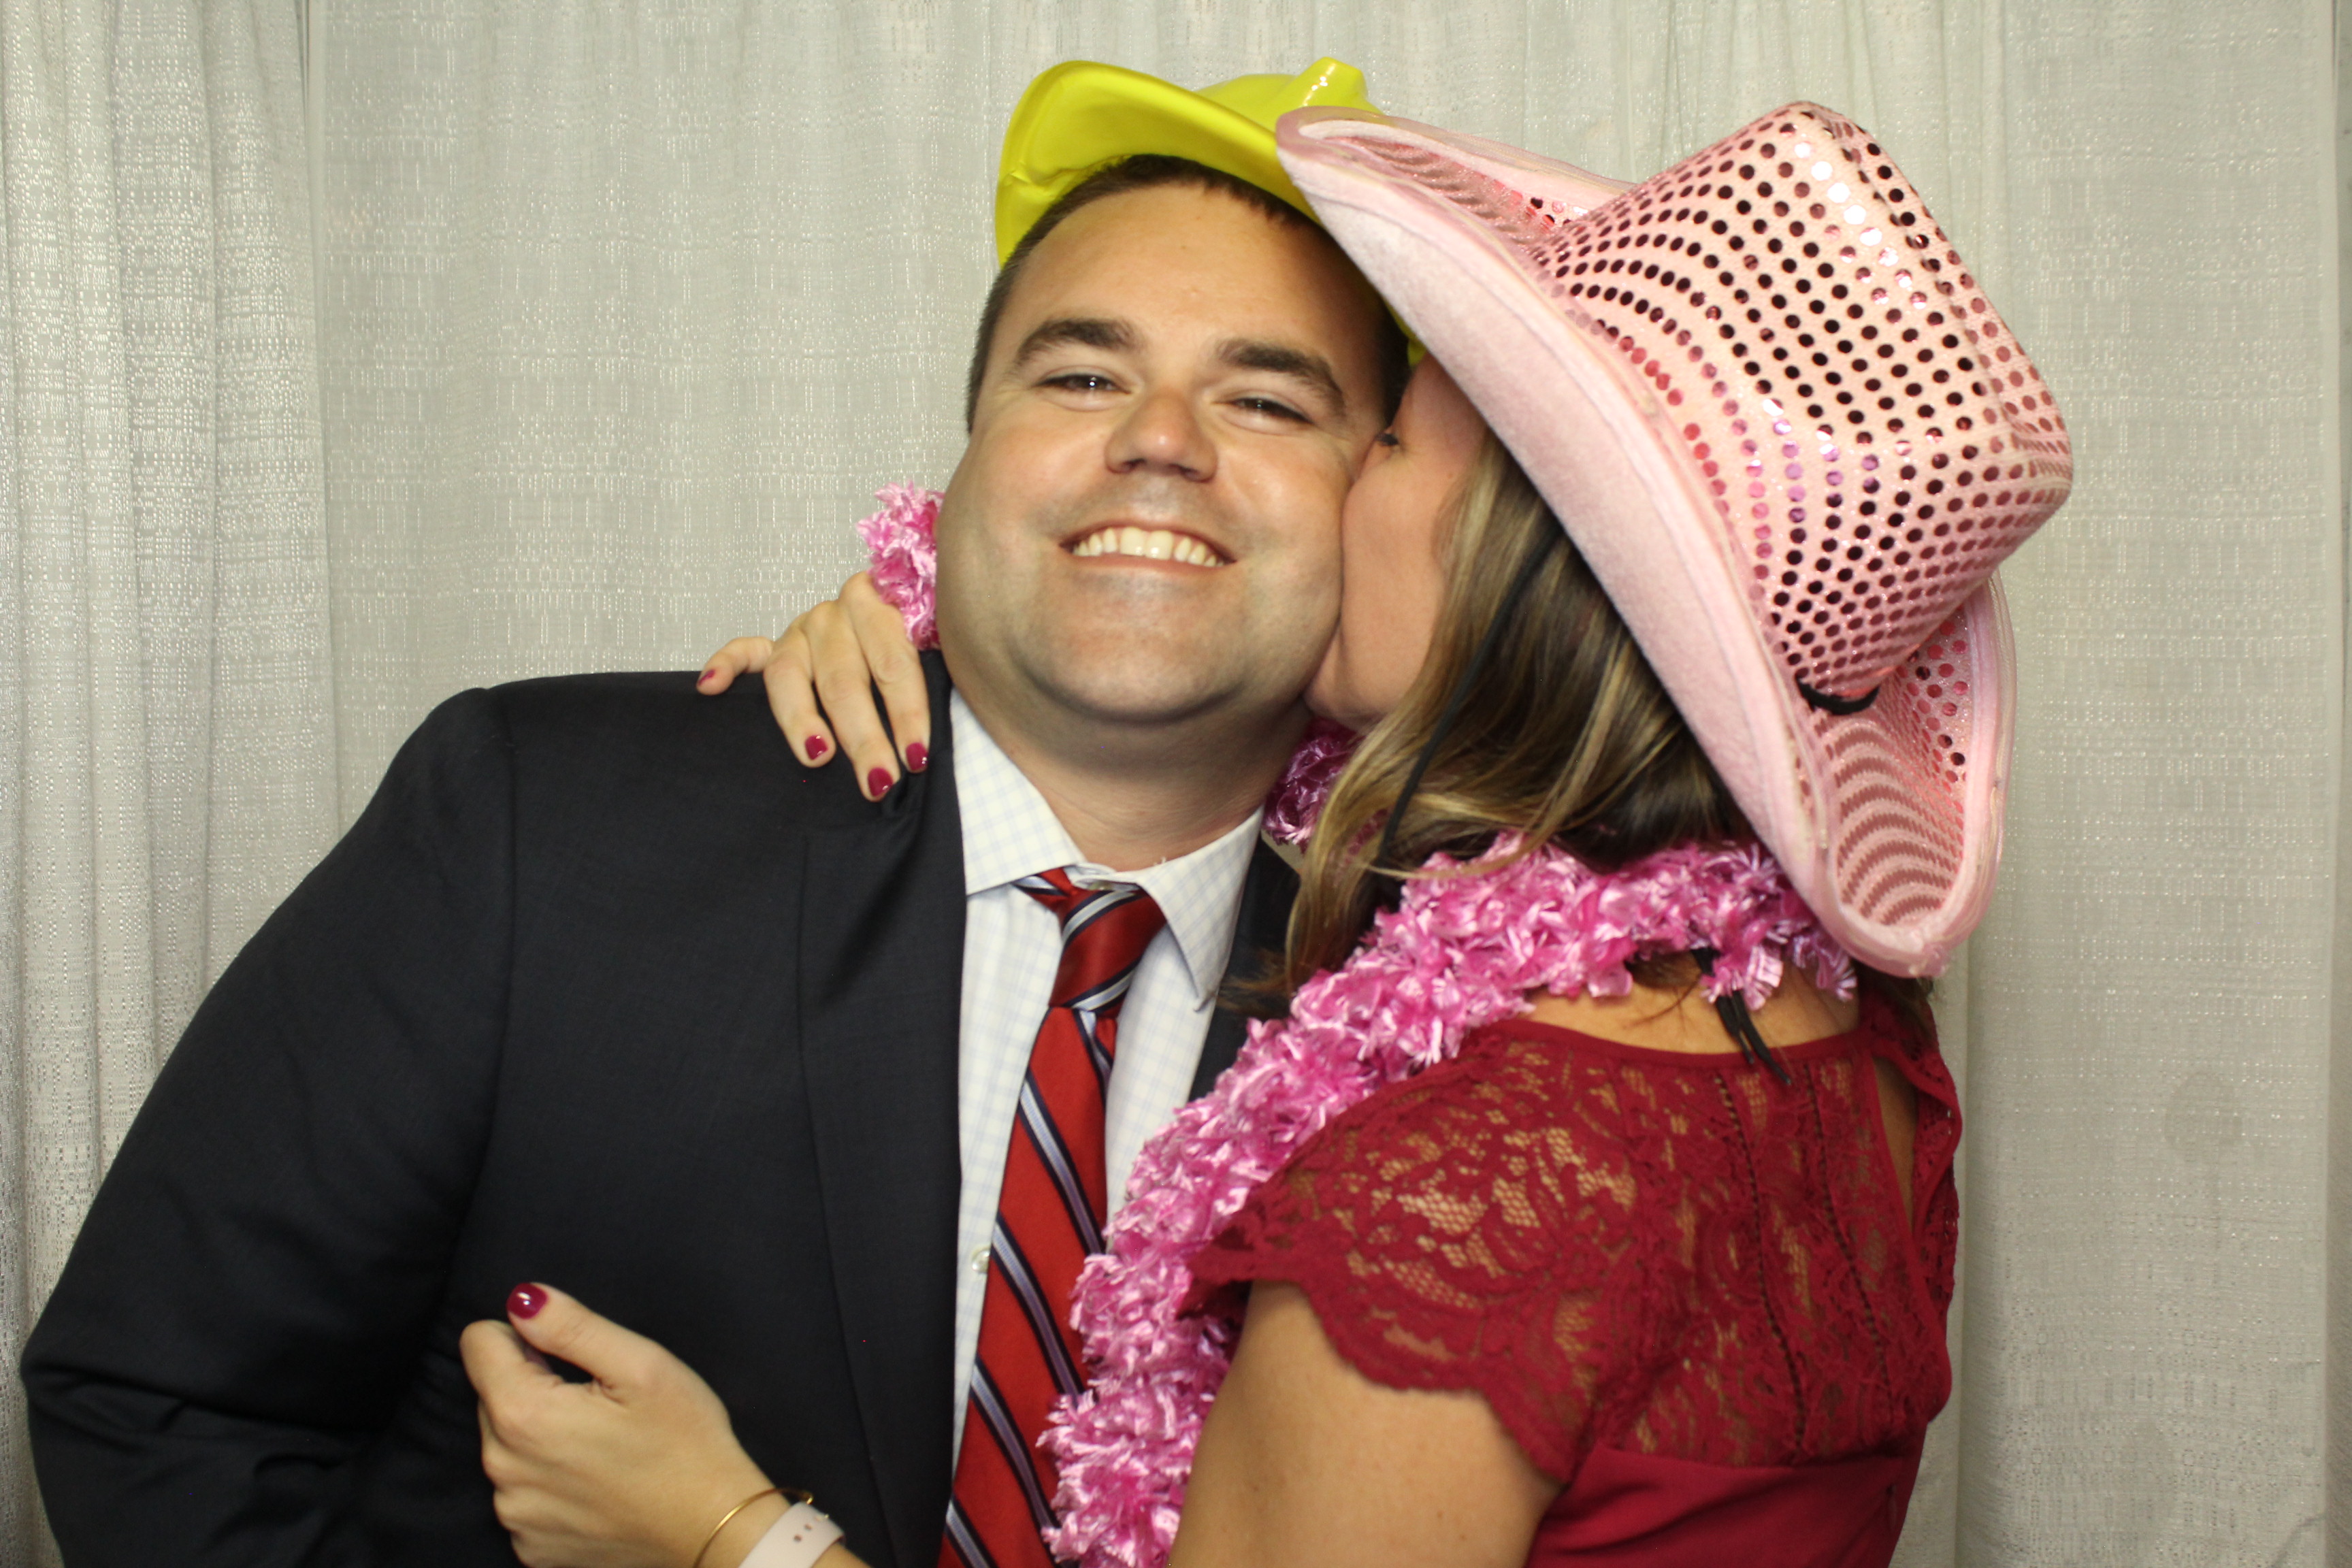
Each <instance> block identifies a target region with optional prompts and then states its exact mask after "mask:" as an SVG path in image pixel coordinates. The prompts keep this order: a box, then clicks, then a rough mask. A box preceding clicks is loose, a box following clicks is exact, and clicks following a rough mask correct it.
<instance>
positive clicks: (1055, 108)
mask: <svg viewBox="0 0 2352 1568" xmlns="http://www.w3.org/2000/svg"><path fill="white" fill-rule="evenodd" d="M1310 105H1313V106H1316V107H1324V108H1343V109H1360V110H1370V111H1371V112H1373V113H1378V112H1379V110H1377V109H1374V108H1373V106H1372V103H1371V101H1370V99H1368V98H1367V97H1366V96H1365V90H1364V73H1363V72H1361V71H1360V70H1358V69H1357V68H1355V67H1353V66H1351V65H1346V64H1343V63H1341V62H1340V61H1339V60H1335V59H1330V58H1324V59H1319V60H1317V61H1316V62H1315V63H1314V64H1313V65H1311V66H1308V67H1307V68H1306V69H1305V70H1303V71H1301V72H1299V73H1298V74H1297V76H1295V77H1281V76H1270V75H1269V76H1244V77H1236V78H1234V79H1233V80H1232V81H1228V82H1220V83H1219V84H1218V85H1216V86H1215V87H1210V88H1203V89H1201V90H1199V91H1197V92H1195V91H1193V90H1192V89H1189V88H1181V87H1178V86H1176V85H1175V84H1173V83H1172V82H1165V81H1162V80H1160V79H1159V78H1158V77H1155V76H1146V75H1145V74H1144V73H1143V72H1141V71H1132V70H1127V69H1124V68H1121V67H1118V66H1107V65H1101V64H1098V63H1097V62H1095V61H1093V60H1066V61H1065V62H1063V63H1062V64H1060V65H1057V66H1055V67H1053V68H1050V69H1048V70H1046V71H1045V72H1044V73H1043V74H1042V75H1040V76H1039V77H1038V78H1037V79H1036V80H1034V81H1033V82H1031V83H1030V84H1029V90H1028V91H1026V92H1024V93H1023V94H1022V95H1021V101H1020V103H1019V104H1018V105H1016V106H1015V107H1014V109H1013V121H1012V123H1011V124H1009V125H1007V126H1006V127H1005V129H1004V155H1003V160H1002V162H1001V163H1000V164H999V166H998V174H997V182H996V260H997V264H998V265H999V266H1002V265H1003V263H1004V261H1005V259H1006V258H1008V257H1010V256H1011V255H1012V254H1013V247H1015V246H1017V245H1019V244H1020V243H1021V239H1022V237H1023V236H1024V235H1025V234H1027V233H1028V232H1029V230H1030V229H1031V227H1033V226H1034V225H1035V224H1036V222H1037V220H1038V219H1039V218H1041V217H1043V216H1045V211H1046V209H1047V208H1049V207H1051V206H1052V205H1054V204H1055V202H1057V201H1059V200H1061V199H1062V197H1064V196H1065V195H1068V194H1069V192H1070V190H1071V189H1072V187H1074V186H1076V184H1078V182H1079V181H1081V180H1083V179H1085V178H1086V177H1087V175H1088V174H1093V173H1094V172H1095V171H1096V170H1097V169H1100V168H1102V167H1103V166H1104V165H1105V164H1107V163H1115V162H1117V161H1118V160H1119V159H1121V158H1130V157H1134V156H1136V155H1137V154H1139V153H1166V154H1169V155H1171V156H1173V157H1178V158H1190V159H1191V160H1192V161H1193V162H1194V163H1205V164H1207V165H1208V166H1209V167H1210V168H1212V169H1216V170H1220V171H1222V172H1223V173H1225V174H1231V175H1233V176H1234V178H1235V179H1239V180H1246V181H1248V182H1249V183H1250V184H1253V185H1255V186H1257V187H1258V189H1260V190H1262V191H1265V192H1267V193H1269V194H1270V195H1276V196H1279V197H1281V198H1282V199H1283V200H1284V201H1286V202H1288V203H1289V204H1290V205H1292V206H1295V207H1297V209H1298V210H1299V211H1300V212H1302V213H1305V214H1306V215H1307V216H1308V217H1309V218H1312V217H1314V216H1315V209H1314V208H1313V207H1311V206H1309V205H1307V198H1306V197H1305V196H1303V195H1300V194H1299V192H1298V187H1297V186H1296V185H1294V184H1291V183H1290V176H1289V175H1288V174H1284V173H1283V170H1282V164H1281V163H1280V162H1279V161H1278V160H1277V159H1276V157H1275V152H1274V146H1275V140H1274V125H1275V121H1277V120H1279V119H1281V118H1282V116H1283V115H1285V114H1286V113H1288V112H1289V111H1290V110H1294V109H1305V108H1307V107H1308V106H1310Z"/></svg>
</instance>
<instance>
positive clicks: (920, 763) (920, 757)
mask: <svg viewBox="0 0 2352 1568" xmlns="http://www.w3.org/2000/svg"><path fill="white" fill-rule="evenodd" d="M930 765H931V749H930V748H929V746H926V745H925V744H923V743H922V742H920V741H909V742H907V771H908V773H921V772H922V771H923V770H924V769H925V768H928V767H929V766H930Z"/></svg>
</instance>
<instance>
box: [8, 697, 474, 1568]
mask: <svg viewBox="0 0 2352 1568" xmlns="http://www.w3.org/2000/svg"><path fill="white" fill-rule="evenodd" d="M511 773H512V761H511V748H510V746H509V741H508V737H507V733H506V730H505V726H504V723H503V721H502V718H501V712H500V708H499V700H498V699H497V698H496V697H494V696H493V695H492V694H490V693H488V692H482V691H473V692H467V693H466V694H464V695H461V696H459V697H457V698H454V699H452V700H450V701H448V702H447V703H446V704H444V705H443V706H442V707H441V708H440V709H439V710H437V711H436V712H435V714H434V715H433V716H432V717H431V718H430V719H429V720H428V721H426V722H425V725H424V726H423V727H422V728H421V729H420V730H419V731H417V732H416V734H415V736H414V737H413V738H412V739H411V740H410V741H409V742H408V744H407V745H406V746H405V747H404V749H403V750H402V752H400V754H399V756H398V758H397V759H396V760H395V761H394V763H393V766H392V769H391V772H390V773H389V774H388V775H387V776H386V777H385V779H384V782H383V786H382V788H381V789H380V790H379V791H378V792H377V794H376V795H375V798H374V801H373V804H372V805H370V806H369V807H368V809H367V811H366V812H365V814H364V815H362V816H361V818H360V820H359V821H358V823H357V824H355V825H354V826H353V827H352V830H351V832H350V833H349V834H348V835H347V836H346V837H344V838H343V840H342V841H341V844H339V845H338V846H337V847H336V848H335V849H334V850H333V852H332V853H331V854H330V855H329V856H328V857H327V858H326V859H325V860H323V861H322V862H321V863H320V865H319V867H318V868H317V869H315V870H314V871H313V872H312V873H311V874H310V877H309V878H308V879H305V880H304V881H303V883H302V884H301V886H300V887H299V889H297V890H296V891H295V893H294V895H293V896H292V897H291V898H289V900H287V901H286V903H285V904H284V905H283V906H282V907H281V908H280V909H279V910H278V911H277V913H276V914H274V915H273V916H272V917H271V918H270V920H269V921H268V923H267V924H266V925H264V926H263V927H262V929H261V930H260V931H259V932H257V934H256V935H255V936H254V938H253V940H252V941H251V942H249V943H247V946H246V948H245V950H244V952H242V953H241V954H240V955H239V956H238V958H237V959H236V962H235V963H232V964H231V965H230V966H229V968H228V970H227V972H226V973H224V974H223V975H222V977H221V979H220V982H219V984H217V985H216V986H215V988H214V989H213V992H212V994H211V995H210V996H209V997H208V998H207V999H206V1001H205V1004H204V1005H203V1007H202V1008H201V1009H200V1010H199V1011H198V1013H197V1015H196V1016H195V1019H194V1022H193V1023H192V1025H191V1026H190V1027H189V1029H188V1032H187V1034H186V1036H185V1037H184V1038H183V1040H182V1041H181V1043H180V1046H179V1047H178V1049H177V1050H176V1051H175V1052H174V1053H173V1057H172V1059H171V1061H170V1062H169V1064H168V1065H167V1066H166V1067H165V1068H164V1069H163V1073H162V1075H161V1077H160V1078H159V1079H158V1080H157V1082H156V1084H155V1087H154V1090H153V1092H152V1095H151V1096H150V1098H149V1100H148V1101H147V1103H146V1105H145V1107H144V1109H143V1110H142V1112H141V1114H140V1116H139V1118H138V1119H137V1121H135V1122H134V1123H133V1125H132V1127H131V1133H130V1135H129V1137H128V1138H127V1140H126V1141H125V1142H124V1144H123V1147H122V1150H121V1153H120V1155H119V1156H118V1157H117V1158H116V1160H115V1162H114V1164H113V1167H112V1169H111V1170H110V1173H108V1175H107V1177H106V1180H105V1182H104V1184H102V1186H101V1187H100V1192H99V1194H98V1197H97V1200H96V1203H95V1204H94V1205H93V1206H92V1208H91V1210H90V1214H89V1219H88V1222H87V1223H86V1225H85V1226H84V1228H83V1230H82V1233H81V1237H80V1239H79V1242H78V1243H77V1244H76V1246H75V1247H74V1250H73V1253H72V1256H71V1258H70V1259H69V1260H68V1264H67V1267H66V1269H65V1273H64V1276H63V1278H62V1279H61V1280H60V1281H59V1283H58V1288H57V1290H56V1292H55V1294H54V1295H52V1296H51V1298H50V1300H49V1302H48V1305H47V1310H45V1312H44V1313H43V1315H42V1317H41V1321H40V1322H39V1324H38V1325H37V1328H36V1329H35V1331H34V1332H33V1335H32V1337H31V1339H30V1341H29V1342H28V1345H27V1348H26V1353H25V1359H24V1378H25V1384H26V1393H27V1394H28V1397H29V1401H30V1405H31V1423H32V1435H33V1442H34V1456H35V1461H36V1464H37V1468H38V1471H39V1476H40V1481H41V1488H42V1494H43V1498H44V1500H45V1501H46V1503H47V1509H48V1517H49V1521H50V1524H51V1526H52V1527H53V1528H54V1529H55V1531H56V1532H57V1536H58V1542H59V1543H60V1544H61V1545H62V1547H63V1548H64V1551H65V1555H66V1559H67V1561H68V1562H69V1563H75V1564H78V1565H79V1564H102V1563H134V1562H136V1563H238V1564H245V1565H250V1568H261V1565H266V1564H277V1563H299V1562H300V1561H302V1560H303V1558H304V1557H305V1556H306V1555H307V1554H309V1552H310V1550H311V1549H312V1547H313V1546H314V1545H316V1543H317V1542H318V1540H319V1538H320V1535H321V1533H322V1531H325V1530H326V1529H327V1528H328V1525H329V1522H330V1521H331V1518H332V1516H333V1513H334V1510H335V1506H336V1501H337V1498H338V1495H339V1492H340V1490H341V1488H342V1487H343V1485H344V1484H345V1482H346V1479H347V1478H348V1476H349V1474H350V1473H351V1471H352V1468H353V1466H352V1461H353V1459H354V1458H356V1457H357V1456H358V1455H359V1453H360V1452H361V1450H362V1448H363V1447H364V1446H365V1445H366V1444H367V1442H368V1441H369V1440H370V1439H371V1437H372V1436H373V1434H374V1433H375V1432H376V1431H377V1430H379V1429H380V1428H381V1427H382V1426H383V1422H384V1420H385V1418H386V1414H387V1412H388V1411H389V1410H390V1408H391V1407H392V1405H393V1404H394V1401H395V1399H396V1398H397V1396H398V1394H399V1393H400V1391H401V1389H402V1387H403V1386H404V1383H405V1382H406V1380H407V1379H408V1378H409V1377H410V1376H411V1375H412V1373H413V1371H414V1368H415V1361H416V1351H417V1347H418V1346H419V1345H420V1344H421V1343H422V1342H423V1341H424V1339H425V1335H426V1333H427V1331H428V1329H429V1327H430V1321H431V1318H432V1315H433V1312H434V1310H435V1309H436V1302H437V1301H438V1300H439V1298H440V1294H441V1291H442V1288H443V1283H444V1279H445V1277H446V1271H447V1268H448V1265H449V1255H450V1248H451V1245H452V1238H453V1237H454V1236H455V1235H456V1233H457V1227H458V1226H459V1225H460V1224H461V1222H462V1220H463V1217H464V1215H465V1211H466V1205H467V1199H468V1194H469V1193H470V1191H471V1188H472V1185H473V1181H474V1176H475V1172H476V1169H477V1165H478V1161H479V1159H480V1153H481V1150H482V1147H483V1143H484V1140H485V1137H486V1135H487V1132H488V1125H489V1116H490V1108H491V1104H492V1100H493V1095H494V1090H495V1087H496V1080H497V1074H498V1070H499V1052H500V1043H501V1037H502V1031H503V1028H504V1014H505V996H506V986H507V976H508V973H509V946H510V927H511V918H510V911H511V909H512V904H513V888H514V869H513V863H512V861H513V857H512V848H511V846H512V832H511V816H512V796H513V790H512V784H511ZM191 1171H196V1172H201V1173H203V1177H202V1187H203V1190H202V1193H201V1194H200V1196H199V1195H198V1194H192V1193H191V1192H190V1191H189V1190H188V1184H187V1183H186V1181H185V1173H188V1172H191Z"/></svg>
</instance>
